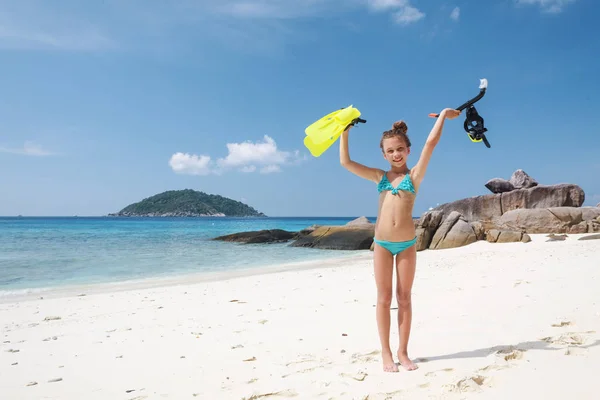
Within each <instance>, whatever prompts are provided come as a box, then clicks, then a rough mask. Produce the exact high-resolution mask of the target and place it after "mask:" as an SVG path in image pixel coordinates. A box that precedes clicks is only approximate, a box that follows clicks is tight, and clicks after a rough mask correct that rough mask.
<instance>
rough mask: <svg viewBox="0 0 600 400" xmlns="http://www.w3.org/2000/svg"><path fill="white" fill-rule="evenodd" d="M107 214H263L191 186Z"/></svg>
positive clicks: (217, 215)
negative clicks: (190, 187)
mask: <svg viewBox="0 0 600 400" xmlns="http://www.w3.org/2000/svg"><path fill="white" fill-rule="evenodd" d="M108 216H110V217H266V215H265V214H263V213H261V212H259V211H257V210H255V209H254V208H252V207H250V206H248V205H246V204H244V203H242V202H239V201H236V200H232V199H229V198H227V197H223V196H219V195H214V194H207V193H204V192H199V191H196V190H192V189H183V190H169V191H166V192H163V193H159V194H156V195H154V196H151V197H148V198H146V199H143V200H142V201H139V202H137V203H133V204H130V205H128V206H127V207H125V208H124V209H122V210H121V211H119V212H117V213H110V214H108Z"/></svg>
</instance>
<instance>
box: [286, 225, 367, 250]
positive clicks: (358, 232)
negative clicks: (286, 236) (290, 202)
mask: <svg viewBox="0 0 600 400" xmlns="http://www.w3.org/2000/svg"><path fill="white" fill-rule="evenodd" d="M374 234H375V225H374V224H371V223H369V224H366V223H362V224H352V225H350V224H349V225H346V226H319V227H317V228H316V229H315V230H313V231H312V232H310V233H308V234H306V235H303V236H301V237H298V239H297V240H295V241H294V242H293V243H291V244H290V246H292V247H312V248H318V249H329V250H369V249H370V248H371V246H372V244H373V236H374Z"/></svg>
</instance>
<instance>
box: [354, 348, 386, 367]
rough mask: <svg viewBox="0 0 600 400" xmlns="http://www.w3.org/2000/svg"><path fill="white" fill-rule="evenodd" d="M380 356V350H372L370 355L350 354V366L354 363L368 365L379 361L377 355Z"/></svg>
mask: <svg viewBox="0 0 600 400" xmlns="http://www.w3.org/2000/svg"><path fill="white" fill-rule="evenodd" d="M380 354H381V351H380V350H373V351H372V352H370V353H364V354H361V353H354V354H352V364H356V363H369V362H373V361H377V360H378V359H379V357H378V356H379V355H380Z"/></svg>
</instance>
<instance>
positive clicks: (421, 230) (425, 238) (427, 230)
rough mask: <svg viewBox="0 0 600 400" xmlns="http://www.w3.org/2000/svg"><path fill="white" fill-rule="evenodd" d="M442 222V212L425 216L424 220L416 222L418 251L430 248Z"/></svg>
mask: <svg viewBox="0 0 600 400" xmlns="http://www.w3.org/2000/svg"><path fill="white" fill-rule="evenodd" d="M441 222H442V212H441V211H434V212H430V213H427V214H425V215H424V216H423V217H422V218H419V219H418V220H416V221H415V231H416V236H417V243H416V249H417V251H421V250H425V249H427V248H429V245H430V243H431V239H432V238H433V234H434V233H435V232H436V230H437V229H438V226H439V225H440V223H441Z"/></svg>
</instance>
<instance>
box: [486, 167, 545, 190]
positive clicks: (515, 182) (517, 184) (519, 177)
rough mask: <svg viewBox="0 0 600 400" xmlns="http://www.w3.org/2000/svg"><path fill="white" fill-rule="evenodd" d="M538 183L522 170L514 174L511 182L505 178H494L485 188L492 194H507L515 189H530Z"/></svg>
mask: <svg viewBox="0 0 600 400" xmlns="http://www.w3.org/2000/svg"><path fill="white" fill-rule="evenodd" d="M537 185H538V182H537V181H536V180H535V179H533V178H532V177H530V176H529V175H527V173H526V172H525V171H523V170H522V169H518V170H516V171H515V172H513V174H512V176H511V177H510V180H508V181H507V180H506V179H503V178H492V179H490V180H489V181H487V183H486V184H485V187H486V188H488V189H489V190H490V192H492V193H506V192H511V191H513V190H515V189H528V188H532V187H534V186H537Z"/></svg>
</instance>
